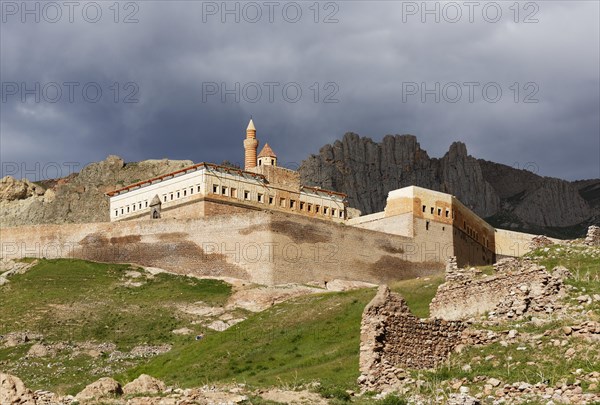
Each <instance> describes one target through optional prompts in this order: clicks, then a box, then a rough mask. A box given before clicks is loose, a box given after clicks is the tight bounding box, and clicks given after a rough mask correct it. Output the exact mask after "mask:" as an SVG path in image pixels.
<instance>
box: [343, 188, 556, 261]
mask: <svg viewBox="0 0 600 405" xmlns="http://www.w3.org/2000/svg"><path fill="white" fill-rule="evenodd" d="M347 223H348V225H351V226H355V227H359V228H362V229H370V230H374V231H378V232H384V233H388V234H393V235H401V236H406V237H410V238H413V240H414V242H415V243H416V244H418V245H420V246H424V247H425V249H424V250H430V251H432V252H433V251H439V252H440V254H439V255H437V256H436V255H434V256H436V257H438V258H440V259H441V260H442V262H443V261H445V260H446V259H447V258H448V257H451V256H456V258H457V263H458V265H459V266H461V267H462V266H469V265H489V264H492V263H494V262H495V261H496V259H497V258H502V257H520V256H523V255H524V254H525V253H527V252H529V251H530V250H531V248H530V244H531V242H532V240H533V238H535V237H536V236H537V235H533V234H527V233H522V232H515V231H508V230H504V229H494V227H492V226H491V225H489V224H488V223H487V222H485V221H484V220H483V219H481V218H480V217H479V216H478V215H477V214H475V213H474V212H473V211H471V209H469V208H468V207H466V206H465V205H464V204H462V203H461V202H460V201H459V200H458V199H457V198H455V197H454V196H452V195H450V194H446V193H441V192H438V191H433V190H428V189H425V188H421V187H416V186H410V187H405V188H402V189H398V190H393V191H390V193H389V194H388V198H387V202H386V206H385V210H384V211H382V212H377V213H374V214H370V215H365V216H362V217H357V218H351V219H349V220H348V221H347ZM552 240H553V241H554V242H557V241H558V240H556V239H552Z"/></svg>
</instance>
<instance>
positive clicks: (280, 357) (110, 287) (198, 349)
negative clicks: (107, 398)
mask: <svg viewBox="0 0 600 405" xmlns="http://www.w3.org/2000/svg"><path fill="white" fill-rule="evenodd" d="M132 272H133V273H132ZM136 272H139V269H137V270H136V269H135V268H132V267H131V266H128V265H114V264H100V263H92V262H86V261H81V260H42V261H41V262H40V263H39V264H38V265H37V266H35V267H34V268H32V269H31V270H29V271H28V272H27V273H26V274H23V275H19V276H15V277H12V278H11V279H10V283H9V284H7V285H6V286H3V287H0V293H1V294H2V295H1V296H2V300H3V302H2V304H3V307H5V308H10V311H2V313H1V314H0V324H2V325H3V326H2V330H3V332H2V333H4V334H6V333H8V332H15V331H29V332H34V333H40V334H42V335H43V342H44V343H45V344H50V345H52V344H56V343H59V342H61V343H65V342H67V343H68V344H71V345H77V344H81V343H82V342H95V343H115V344H116V346H117V347H116V349H117V350H119V351H122V352H123V353H127V351H128V350H131V349H132V348H133V347H135V346H139V345H159V344H164V343H168V344H171V345H172V346H173V348H172V350H171V351H169V352H167V353H164V354H162V355H159V356H157V357H154V358H152V359H150V360H146V359H143V358H142V359H125V360H122V359H120V360H118V361H115V360H114V356H113V355H112V354H111V353H110V351H106V352H104V353H102V355H101V356H99V357H96V358H93V357H91V356H90V355H88V354H87V353H86V352H85V351H83V350H73V348H72V347H67V348H64V350H58V353H57V354H56V355H54V356H47V357H42V358H34V359H31V358H30V359H27V361H23V356H25V354H26V353H27V351H28V350H29V349H30V347H31V346H32V344H33V343H36V342H30V343H28V344H24V345H19V346H15V347H10V348H0V367H1V368H2V369H3V370H5V371H7V372H12V373H14V374H16V375H18V376H19V377H21V378H22V379H23V380H24V381H25V382H26V384H27V385H28V386H29V387H32V388H34V389H35V388H44V389H52V390H57V391H60V392H68V393H74V392H76V391H77V390H78V389H80V388H81V387H82V386H84V385H85V384H86V383H89V382H91V381H93V380H95V379H97V378H99V377H101V376H104V375H115V374H116V375H118V376H119V379H120V380H122V381H126V380H131V379H133V378H135V377H137V376H138V375H139V374H140V373H142V372H145V373H148V374H151V375H153V376H156V377H158V378H162V379H164V380H165V381H166V382H168V383H170V384H174V385H177V386H185V387H191V386H198V385H203V384H205V383H206V382H209V381H210V382H225V383H227V382H231V381H233V380H235V381H238V382H246V383H249V384H250V385H252V386H257V387H267V386H273V385H277V386H281V385H289V386H294V385H298V384H300V383H305V382H310V381H314V380H318V381H321V382H322V383H323V385H324V386H326V387H334V386H335V387H337V388H356V386H355V380H356V377H357V376H358V349H359V340H360V319H361V315H362V311H363V309H364V307H365V305H366V304H367V303H368V302H369V301H370V300H371V298H372V297H373V295H374V293H375V291H374V289H361V290H355V291H349V292H343V293H323V294H317V295H311V296H305V297H301V298H297V299H294V300H291V301H288V302H285V303H282V304H279V305H276V306H274V307H272V308H270V309H269V310H267V311H264V312H262V313H258V314H253V315H251V316H250V317H249V318H248V319H247V320H246V321H243V322H241V323H239V324H237V325H235V326H233V327H232V328H230V329H228V330H226V331H224V332H214V331H210V330H208V331H207V330H205V329H202V328H200V327H198V329H196V330H195V332H198V333H200V332H202V333H204V338H203V339H202V340H199V341H196V340H195V339H194V335H191V336H185V337H184V336H176V335H174V334H173V333H171V331H172V330H174V329H177V328H180V327H183V326H186V327H191V328H194V325H193V324H191V322H190V321H191V319H190V318H189V317H186V315H185V314H183V313H182V312H180V311H178V310H177V309H176V305H177V304H181V303H193V302H198V301H202V302H204V303H206V304H208V305H211V306H220V305H223V304H224V303H225V301H226V300H227V298H228V297H229V296H230V293H231V288H230V286H229V285H228V284H226V283H223V282H220V281H214V280H197V279H193V278H188V277H182V276H174V275H168V274H159V275H156V276H153V277H152V278H146V276H139V275H136V274H135V273H136ZM441 281H442V277H441V276H438V277H433V278H426V279H421V280H407V281H402V282H398V283H396V284H394V285H393V286H392V288H393V289H394V290H395V291H399V292H401V293H403V294H404V295H405V296H406V298H407V301H408V303H409V305H410V306H411V308H412V309H413V310H414V311H415V312H416V313H417V314H418V315H420V316H426V315H427V314H428V305H429V301H430V300H431V298H432V297H433V295H434V294H435V289H436V288H437V285H438V284H439V283H440V282H441ZM132 283H138V284H141V285H137V286H135V285H133V284H132ZM4 305H6V306H4ZM75 376H77V378H76V379H75V378H73V377H75Z"/></svg>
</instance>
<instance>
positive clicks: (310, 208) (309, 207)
mask: <svg viewBox="0 0 600 405" xmlns="http://www.w3.org/2000/svg"><path fill="white" fill-rule="evenodd" d="M308 212H312V204H308Z"/></svg>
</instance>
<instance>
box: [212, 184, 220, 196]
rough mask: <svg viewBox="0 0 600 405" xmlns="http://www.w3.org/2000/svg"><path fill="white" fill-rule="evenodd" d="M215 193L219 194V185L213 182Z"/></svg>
mask: <svg viewBox="0 0 600 405" xmlns="http://www.w3.org/2000/svg"><path fill="white" fill-rule="evenodd" d="M213 194H219V186H217V185H216V184H213Z"/></svg>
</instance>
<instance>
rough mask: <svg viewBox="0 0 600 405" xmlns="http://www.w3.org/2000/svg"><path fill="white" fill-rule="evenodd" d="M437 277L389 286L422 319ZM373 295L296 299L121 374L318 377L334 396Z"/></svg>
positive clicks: (172, 379) (354, 364)
mask: <svg viewBox="0 0 600 405" xmlns="http://www.w3.org/2000/svg"><path fill="white" fill-rule="evenodd" d="M442 281H443V276H441V275H438V276H433V277H431V278H429V279H417V280H406V281H401V282H398V283H395V284H393V286H392V290H394V291H397V292H400V293H401V294H402V295H403V296H404V297H405V299H406V301H407V304H408V305H409V307H410V308H411V310H412V311H413V312H414V313H415V314H416V315H418V316H427V314H428V313H429V303H430V302H431V298H433V296H434V295H435V291H436V290H437V286H438V285H439V284H440V283H441V282H442ZM374 294H375V290H374V289H361V290H355V291H349V292H343V293H324V294H318V295H311V296H306V297H301V298H297V299H294V300H291V301H288V302H286V303H282V304H279V305H276V306H274V307H272V308H270V309H268V310H266V311H264V312H262V313H259V314H255V315H253V316H251V317H250V318H248V319H247V320H246V321H244V322H242V323H240V324H237V325H235V326H234V327H232V328H230V329H228V330H226V331H224V332H221V333H219V334H212V335H209V336H206V338H205V339H203V340H201V341H198V342H191V343H187V344H185V345H183V346H181V347H178V348H176V349H174V350H172V351H171V352H169V353H166V354H164V355H161V356H158V357H156V358H155V359H153V360H151V361H150V362H149V363H148V364H145V365H141V366H139V367H136V368H134V369H132V370H130V371H128V372H127V373H126V375H125V376H123V377H124V379H125V380H130V379H132V378H135V377H136V376H137V375H139V374H141V373H146V374H150V375H154V376H157V377H158V378H162V379H164V380H165V381H167V382H169V383H173V384H174V383H177V384H181V385H182V386H185V387H193V386H197V385H199V384H205V383H207V382H231V381H237V382H243V383H247V384H250V385H251V386H257V387H268V386H273V385H277V386H285V387H294V386H298V385H300V384H303V383H309V382H311V381H314V380H318V381H320V382H321V383H322V388H321V390H322V391H323V395H324V396H329V397H332V398H337V399H338V400H342V397H344V398H346V396H345V395H344V394H345V392H344V390H345V389H357V386H356V383H355V381H356V378H357V377H358V374H359V372H358V354H359V344H360V322H361V317H362V312H363V309H364V307H365V306H366V304H367V303H368V302H369V301H370V300H371V299H372V298H373V296H374ZM207 365H210V366H209V367H207Z"/></svg>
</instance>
